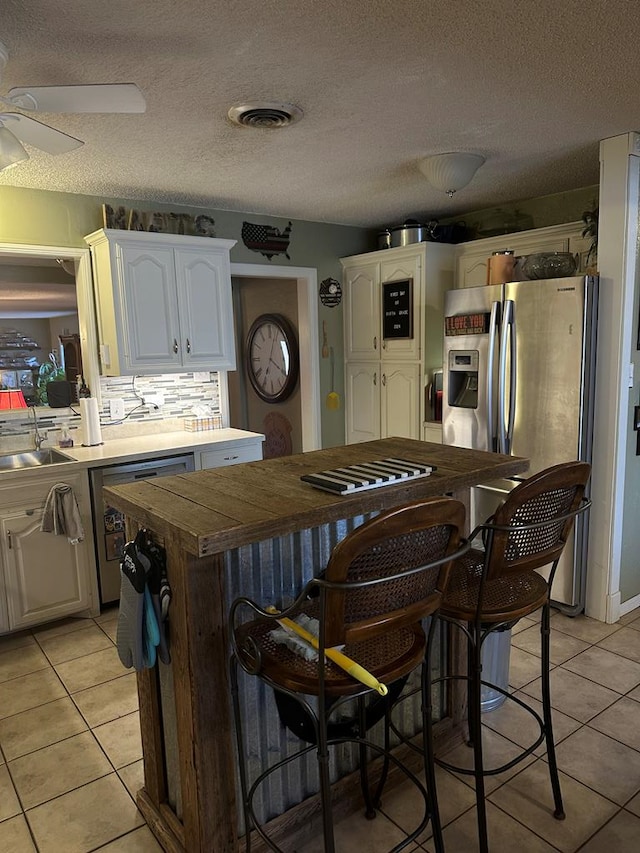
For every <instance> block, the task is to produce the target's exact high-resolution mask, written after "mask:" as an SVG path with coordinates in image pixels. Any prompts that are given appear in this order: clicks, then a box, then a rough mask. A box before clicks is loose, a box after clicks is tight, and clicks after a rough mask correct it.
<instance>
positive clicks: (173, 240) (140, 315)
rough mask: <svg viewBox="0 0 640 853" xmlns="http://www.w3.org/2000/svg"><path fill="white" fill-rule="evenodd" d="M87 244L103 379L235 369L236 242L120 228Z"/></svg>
mask: <svg viewBox="0 0 640 853" xmlns="http://www.w3.org/2000/svg"><path fill="white" fill-rule="evenodd" d="M85 239H86V241H87V243H88V244H89V245H90V247H91V254H92V259H93V272H94V285H95V289H96V307H97V313H98V335H99V339H100V357H101V358H100V360H101V367H102V372H103V374H105V375H107V376H121V375H131V374H136V373H150V372H151V373H172V372H173V373H175V372H181V371H185V370H234V369H235V366H236V356H235V340H234V333H233V328H234V327H233V306H232V297H231V266H230V262H229V250H230V249H231V247H232V246H234V245H235V241H233V240H218V239H210V238H204V237H183V236H178V235H172V234H154V233H146V232H139V231H114V230H101V231H96V232H95V233H94V234H91V235H89V236H88V237H87V238H85Z"/></svg>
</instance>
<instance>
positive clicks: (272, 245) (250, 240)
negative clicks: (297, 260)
mask: <svg viewBox="0 0 640 853" xmlns="http://www.w3.org/2000/svg"><path fill="white" fill-rule="evenodd" d="M290 239H291V223H289V224H288V225H287V227H286V228H285V229H284V231H281V230H280V229H279V228H276V227H275V226H274V225H256V224H255V223H254V222H243V223H242V242H243V243H244V244H245V246H246V247H247V249H251V251H252V252H260V254H261V255H264V256H265V258H268V259H269V260H271V258H272V257H273V256H274V255H284V256H285V258H288V259H289V260H291V258H289V255H288V253H287V249H288V248H289V241H290Z"/></svg>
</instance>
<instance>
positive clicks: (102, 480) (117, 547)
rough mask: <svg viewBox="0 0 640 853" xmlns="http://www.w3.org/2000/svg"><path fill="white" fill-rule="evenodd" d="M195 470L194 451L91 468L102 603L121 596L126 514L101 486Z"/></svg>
mask: <svg viewBox="0 0 640 853" xmlns="http://www.w3.org/2000/svg"><path fill="white" fill-rule="evenodd" d="M194 469H195V466H194V463H193V454H191V453H189V454H184V455H182V456H168V457H164V458H163V459H152V460H149V461H140V462H125V463H123V464H122V465H111V466H107V467H105V468H93V469H92V470H91V471H90V480H91V510H92V514H93V534H94V539H95V543H96V565H97V567H98V583H99V586H100V603H101V604H109V603H110V602H112V601H118V599H119V598H120V558H121V557H122V551H123V548H124V545H125V529H124V526H125V517H124V515H123V513H121V512H120V511H119V510H117V509H115V508H114V507H112V506H109V504H108V503H107V502H106V501H105V499H104V496H103V492H102V490H103V488H104V487H105V486H120V485H122V484H123V483H135V482H137V481H138V480H148V479H150V478H151V477H169V476H171V475H172V474H173V475H175V474H186V473H187V472H188V471H193V470H194Z"/></svg>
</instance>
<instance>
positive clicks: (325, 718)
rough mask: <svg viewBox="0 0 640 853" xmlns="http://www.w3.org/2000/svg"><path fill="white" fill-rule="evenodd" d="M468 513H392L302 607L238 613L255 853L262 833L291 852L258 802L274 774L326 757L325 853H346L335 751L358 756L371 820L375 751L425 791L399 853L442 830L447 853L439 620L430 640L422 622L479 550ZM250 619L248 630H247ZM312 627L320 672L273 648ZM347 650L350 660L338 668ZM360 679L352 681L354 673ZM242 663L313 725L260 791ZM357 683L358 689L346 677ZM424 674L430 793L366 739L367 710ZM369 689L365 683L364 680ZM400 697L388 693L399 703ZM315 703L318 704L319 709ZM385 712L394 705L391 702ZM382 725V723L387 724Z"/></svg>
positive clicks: (350, 538) (367, 530)
mask: <svg viewBox="0 0 640 853" xmlns="http://www.w3.org/2000/svg"><path fill="white" fill-rule="evenodd" d="M464 521H465V512H464V506H463V504H461V503H460V502H459V501H456V500H453V499H452V498H430V499H425V500H421V501H417V502H413V503H410V504H405V505H402V506H398V507H394V508H392V509H390V510H386V511H384V512H382V513H381V514H379V515H378V516H376V517H374V518H372V519H370V520H369V521H366V522H365V523H364V524H362V525H360V526H359V527H357V528H356V529H355V530H353V531H352V532H351V533H349V534H348V535H347V536H346V537H345V538H344V539H343V540H342V541H341V542H339V543H338V544H337V545H336V546H335V548H334V549H333V551H332V553H331V556H330V559H329V561H328V563H327V567H326V570H325V572H324V576H323V577H321V578H314V579H313V580H311V581H310V582H309V583H308V584H307V585H306V586H305V588H304V590H303V591H302V593H301V594H300V595H299V596H298V598H297V599H296V601H295V602H294V604H293V605H292V606H291V607H288V608H287V609H286V610H283V611H281V612H276V613H273V612H268V610H267V609H266V608H262V607H260V606H258V605H257V604H256V603H254V602H252V601H250V600H249V599H247V598H238V599H236V600H235V601H234V602H233V604H232V607H231V614H230V637H231V641H232V648H233V653H232V656H231V692H232V697H233V708H234V715H235V725H236V735H237V744H238V758H239V776H240V787H241V790H242V798H243V810H244V817H245V831H246V836H245V837H246V849H247V851H250V849H251V838H250V836H251V827H254V828H255V830H256V832H257V834H258V835H259V836H260V837H261V838H263V839H264V840H265V841H266V842H267V844H268V846H269V847H270V848H271V849H273V850H276V851H278V850H282V848H281V847H278V846H277V845H276V844H275V842H274V841H273V840H272V839H270V838H269V836H268V835H267V833H266V831H265V829H264V828H263V827H262V826H261V823H260V821H259V820H258V818H257V816H256V813H255V808H254V805H253V799H254V796H255V794H256V793H257V791H258V789H259V788H260V786H261V785H262V784H263V783H264V782H265V781H266V779H267V778H268V777H269V776H271V774H273V773H275V772H276V771H278V770H280V769H281V768H285V767H286V765H288V764H289V762H291V761H292V760H294V759H295V758H298V757H302V756H305V755H307V754H309V753H310V752H313V751H316V756H317V762H318V772H319V779H320V785H319V787H320V805H321V809H322V822H323V831H324V849H325V851H328V853H333V851H334V850H335V843H334V834H333V821H332V809H331V790H330V786H331V782H330V770H329V749H328V748H329V747H330V746H334V745H336V744H344V743H348V742H351V743H354V744H357V745H358V757H359V769H360V782H361V788H362V793H363V797H364V800H365V804H366V807H367V816H371V817H374V816H375V806H376V805H377V804H378V802H379V798H380V795H381V784H384V778H385V776H386V767H385V771H383V773H382V777H381V784H380V783H379V784H378V790H377V791H376V792H375V794H373V795H372V794H371V792H370V789H369V778H368V776H369V773H368V767H367V755H368V751H369V750H372V751H373V752H374V753H375V754H376V755H383V757H384V760H385V762H386V761H391V762H393V763H394V764H395V765H396V766H397V767H399V768H400V770H401V771H402V772H403V773H404V774H405V775H406V776H407V777H408V778H409V779H410V780H411V781H412V782H413V783H414V784H416V785H417V787H418V788H419V789H420V791H421V793H422V795H423V797H424V803H425V811H424V816H423V818H422V820H421V822H420V825H419V826H418V827H417V829H416V830H414V832H413V833H411V834H410V835H409V836H408V837H407V838H406V839H405V840H404V841H402V842H401V843H399V844H397V845H396V846H395V847H393V850H394V851H396V850H401V849H403V848H404V847H405V846H406V845H408V844H409V843H410V842H411V841H412V840H413V839H414V838H416V837H417V836H418V835H419V834H420V833H421V832H422V831H423V830H424V828H425V827H426V826H427V824H428V822H429V820H430V819H431V820H432V823H433V831H434V838H435V840H436V850H437V851H438V853H441V851H442V850H443V845H442V833H441V828H440V821H439V817H438V807H437V800H436V796H435V775H434V774H435V768H434V760H433V743H432V731H431V726H432V721H431V713H432V708H431V672H430V660H429V657H430V649H431V641H432V639H433V636H434V631H435V623H436V620H435V619H430V620H429V626H428V628H427V631H426V633H425V630H424V628H423V625H422V620H423V619H425V618H426V617H428V616H432V615H433V614H434V613H435V612H436V610H437V609H438V607H439V605H440V602H441V599H442V594H443V591H444V589H445V588H446V582H447V577H448V574H449V571H450V568H451V565H452V561H453V560H454V559H456V558H457V557H459V556H461V555H462V554H463V553H464V552H465V551H466V550H467V549H468V543H467V542H466V541H465V540H463V539H462V538H461V536H462V531H463V528H464ZM241 611H244V614H245V615H246V616H248V621H244V622H242V621H241V618H240V617H241V615H242V613H241ZM301 614H302V615H303V618H304V617H311V618H312V619H317V621H318V639H317V643H316V646H317V649H318V654H317V655H316V656H315V659H312V660H309V659H307V658H306V657H304V656H302V655H301V654H300V653H298V652H297V651H295V650H293V649H291V648H289V647H288V646H287V645H284V644H282V643H278V642H275V641H274V638H273V636H272V632H273V631H274V629H277V628H278V627H279V624H278V620H279V621H280V623H282V622H283V621H284V622H285V624H289V625H290V624H291V623H288V622H287V621H286V620H294V619H296V618H297V619H298V620H301ZM336 648H339V649H341V650H342V652H343V654H344V655H346V656H347V660H346V662H345V660H344V659H340V657H339V656H338V661H339V664H340V665H336V663H335V662H334V661H335V659H336V655H335V651H336ZM354 662H355V663H356V664H357V666H358V667H359V669H357V670H354V669H353V666H352V665H353V663H354ZM238 663H239V664H240V666H241V667H242V668H243V669H244V670H245V672H247V673H249V674H250V675H255V676H258V678H260V679H262V680H263V681H264V682H266V683H267V684H268V685H270V686H271V687H272V688H273V689H274V692H275V694H276V696H279V695H283V696H285V697H286V698H287V700H291V699H293V700H295V701H296V702H297V703H299V705H300V707H301V708H302V710H303V715H304V717H305V720H306V723H307V725H304V726H301V727H300V736H301V737H303V738H305V739H306V741H307V745H306V746H304V747H302V748H301V749H300V750H298V751H296V752H295V753H294V754H292V755H287V756H286V757H284V758H280V759H279V760H278V761H277V762H276V763H274V764H273V765H271V766H270V767H268V768H267V769H266V770H265V771H264V772H263V773H261V774H260V775H259V776H257V778H256V779H254V780H253V781H252V782H250V780H249V779H248V772H247V767H246V758H245V746H244V735H243V728H242V711H241V708H240V699H239V687H238ZM343 666H344V667H347V668H348V670H349V671H351V672H354V671H355V672H356V677H353V675H351V674H349V672H348V671H345V669H343V668H342V667H343ZM420 666H421V667H422V670H421V686H422V727H423V732H424V736H423V738H422V741H423V744H424V746H423V749H422V754H423V759H424V770H425V777H426V783H427V784H426V788H425V787H424V786H423V785H422V783H421V782H420V781H419V780H418V779H417V778H416V776H415V775H414V774H413V773H412V772H411V771H410V770H409V769H408V768H407V767H405V766H404V765H403V764H401V763H400V762H399V761H398V759H397V758H396V757H395V756H394V755H393V754H392V753H391V752H390V750H389V748H388V739H387V740H386V741H385V744H384V746H380V745H378V744H376V743H372V742H371V740H367V739H366V729H367V726H368V724H369V723H370V722H371V721H370V720H367V707H366V700H367V698H369V699H371V698H372V696H376V697H377V693H376V691H377V692H378V693H380V694H386V693H387V687H386V685H393V683H394V682H396V683H397V682H398V681H399V680H402V679H403V677H405V676H407V674H409V673H411V672H412V671H413V670H414V669H416V668H417V667H420ZM359 679H361V680H359ZM391 692H392V691H391V690H389V693H391ZM314 697H315V698H314ZM354 699H355V704H356V706H357V713H355V714H354V715H353V722H352V724H351V725H350V727H349V729H348V730H345V726H344V724H343V723H341V722H332V719H331V718H332V717H333V719H335V717H334V714H335V712H336V711H337V710H338V709H339V708H342V709H344V708H345V706H346V703H347V702H351V703H352V704H353V702H354ZM383 704H385V705H386V702H384V703H383ZM381 717H382V715H380V718H381Z"/></svg>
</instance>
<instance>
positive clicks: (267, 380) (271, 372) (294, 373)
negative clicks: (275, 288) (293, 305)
mask: <svg viewBox="0 0 640 853" xmlns="http://www.w3.org/2000/svg"><path fill="white" fill-rule="evenodd" d="M246 364H247V372H248V373H249V380H250V382H251V385H252V386H253V390H254V391H255V392H256V394H257V395H258V397H260V398H261V399H262V400H264V401H265V402H267V403H280V402H281V401H282V400H286V399H287V397H289V396H290V394H291V392H292V391H293V389H294V388H295V386H296V383H297V381H298V371H299V366H300V365H299V355H298V342H297V340H296V333H295V331H294V328H293V326H292V325H291V323H290V322H289V321H288V320H287V318H286V317H283V316H282V315H281V314H261V315H260V316H259V317H258V318H257V319H256V320H255V321H254V322H253V324H252V326H251V328H250V329H249V334H248V335H247V349H246Z"/></svg>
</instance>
